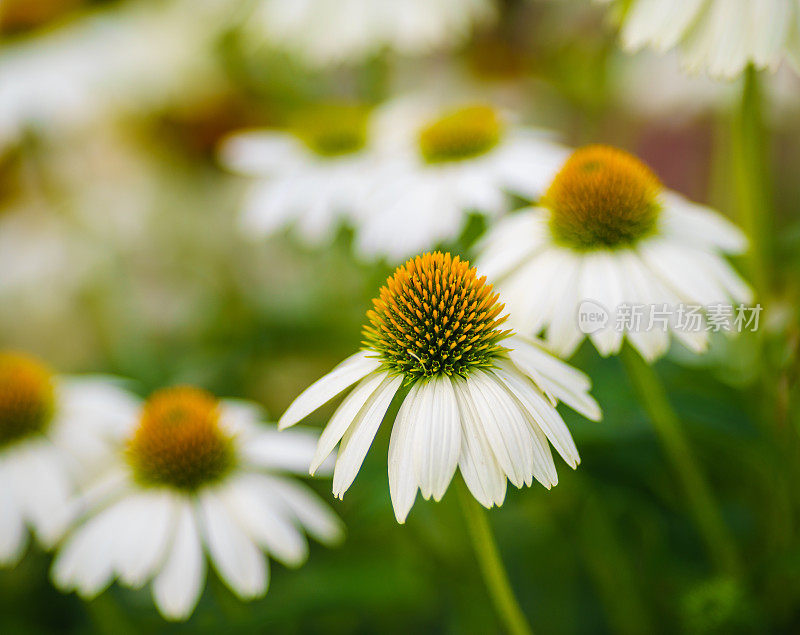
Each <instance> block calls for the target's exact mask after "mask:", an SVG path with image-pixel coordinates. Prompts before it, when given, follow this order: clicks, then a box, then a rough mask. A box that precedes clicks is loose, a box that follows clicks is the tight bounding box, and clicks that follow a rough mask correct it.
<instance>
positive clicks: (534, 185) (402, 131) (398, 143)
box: [356, 98, 567, 260]
mask: <svg viewBox="0 0 800 635" xmlns="http://www.w3.org/2000/svg"><path fill="white" fill-rule="evenodd" d="M434 102H435V100H431V99H427V98H419V99H418V98H408V99H401V100H398V101H397V102H394V103H390V104H388V105H387V106H385V107H384V109H383V110H382V111H381V112H380V113H377V114H376V126H375V129H376V132H375V134H376V143H377V144H378V148H377V152H378V153H379V154H380V157H379V162H378V165H379V170H378V172H377V180H376V183H375V185H374V187H372V188H371V190H370V195H369V197H368V200H367V201H366V203H365V205H364V206H363V207H364V208H365V209H366V210H367V215H366V216H365V217H363V218H361V219H359V220H358V221H357V223H356V224H357V226H358V231H357V236H356V249H357V251H358V252H359V253H360V254H361V255H362V256H366V257H376V256H386V257H388V258H389V259H390V260H400V259H403V258H407V257H409V256H410V255H412V254H414V253H417V252H419V251H422V250H424V249H430V248H432V247H434V246H436V244H437V243H439V242H441V241H444V240H448V239H455V238H456V237H457V236H458V233H459V232H460V230H461V229H462V228H463V226H464V223H465V221H466V218H467V214H468V213H469V212H475V213H480V214H486V215H497V214H500V213H501V212H503V211H505V209H506V208H507V205H508V200H507V195H508V194H510V193H511V194H517V195H520V196H522V197H525V198H527V199H536V198H538V197H539V196H540V195H541V194H542V192H543V191H544V189H545V187H546V186H547V184H548V183H549V181H550V179H552V177H553V175H554V174H555V172H556V171H557V169H558V166H559V165H560V164H561V162H562V161H563V160H564V158H565V157H566V154H567V151H566V149H564V148H562V147H561V146H559V145H557V144H555V143H554V142H552V141H550V140H548V139H547V136H546V135H545V134H543V133H542V132H540V131H537V130H534V129H530V128H527V127H524V126H519V125H516V124H514V123H513V122H512V121H511V120H510V118H509V117H508V116H507V115H506V114H505V113H503V112H501V111H500V110H498V109H496V108H494V107H493V106H491V105H487V104H484V103H476V102H467V103H464V102H463V101H462V102H460V103H450V104H449V105H443V104H442V103H441V102H438V103H434Z"/></svg>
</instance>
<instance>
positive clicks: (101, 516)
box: [51, 500, 128, 599]
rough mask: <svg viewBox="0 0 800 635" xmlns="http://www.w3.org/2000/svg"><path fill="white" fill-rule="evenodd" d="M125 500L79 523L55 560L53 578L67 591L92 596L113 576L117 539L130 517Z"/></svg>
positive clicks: (106, 584) (58, 585)
mask: <svg viewBox="0 0 800 635" xmlns="http://www.w3.org/2000/svg"><path fill="white" fill-rule="evenodd" d="M125 512H126V506H125V501H124V500H123V501H119V502H117V503H115V504H113V505H111V506H110V507H108V508H107V509H104V510H103V511H101V512H100V513H98V514H97V515H96V516H94V517H93V518H91V519H90V520H89V521H87V522H86V523H85V524H84V525H82V526H80V527H79V528H78V529H77V530H76V531H75V532H74V533H73V534H72V535H71V536H69V537H68V538H67V541H66V543H65V544H64V546H63V547H62V548H61V550H60V551H59V553H58V555H57V556H56V559H55V561H54V562H53V566H52V570H51V576H52V578H53V582H54V583H55V585H56V586H57V587H59V588H61V589H62V590H64V591H72V590H75V591H77V592H78V593H79V594H80V595H81V596H82V597H84V598H86V599H91V598H93V597H95V596H96V595H98V594H99V593H100V592H101V591H103V589H105V588H106V587H107V586H108V585H109V584H111V581H112V580H113V577H114V556H115V542H116V540H117V537H118V536H119V532H121V531H123V530H124V529H125V526H126V522H127V520H128V516H127V514H126V513H125Z"/></svg>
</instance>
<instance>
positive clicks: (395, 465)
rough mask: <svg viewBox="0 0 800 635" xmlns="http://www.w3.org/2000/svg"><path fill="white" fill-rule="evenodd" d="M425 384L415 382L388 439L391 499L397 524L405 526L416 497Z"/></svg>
mask: <svg viewBox="0 0 800 635" xmlns="http://www.w3.org/2000/svg"><path fill="white" fill-rule="evenodd" d="M422 387H423V384H422V383H421V382H417V383H415V384H414V385H413V386H412V387H411V390H409V392H408V394H407V395H406V398H405V399H404V400H403V403H402V405H401V406H400V410H399V411H398V413H397V418H396V419H395V422H394V425H393V426H392V436H391V439H390V440H389V496H390V497H391V499H392V507H393V508H394V515H395V518H397V522H399V523H404V522H405V521H406V518H407V517H408V513H409V512H410V511H411V507H412V506H413V505H414V500H415V499H416V497H417V489H418V482H417V474H416V471H415V469H414V427H415V426H416V424H417V423H418V422H419V411H420V407H421V406H422V400H421V399H420V396H419V393H420V390H421V389H422Z"/></svg>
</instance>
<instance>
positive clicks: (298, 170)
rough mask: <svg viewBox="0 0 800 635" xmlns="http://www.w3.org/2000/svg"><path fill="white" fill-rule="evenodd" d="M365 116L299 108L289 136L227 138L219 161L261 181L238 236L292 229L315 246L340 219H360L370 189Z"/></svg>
mask: <svg viewBox="0 0 800 635" xmlns="http://www.w3.org/2000/svg"><path fill="white" fill-rule="evenodd" d="M369 114H370V113H369V110H368V109H367V108H366V107H365V106H363V105H360V104H353V103H344V102H333V103H324V104H317V105H316V106H314V107H307V108H303V109H300V110H299V112H297V113H296V114H295V116H294V117H293V120H292V121H291V122H290V125H289V126H288V130H286V131H270V130H258V131H249V132H240V133H237V134H235V135H233V136H232V137H230V138H229V139H228V140H227V141H226V142H225V143H224V144H223V145H222V148H221V151H220V160H221V161H222V163H223V164H224V165H225V166H226V167H227V168H229V169H230V170H232V171H234V172H238V173H240V174H243V175H246V176H251V177H256V178H257V179H258V180H257V181H256V182H255V183H254V184H253V185H252V186H251V188H250V190H249V192H248V194H247V197H246V200H245V203H244V209H243V211H242V217H241V223H240V224H241V226H242V229H243V231H244V232H245V233H246V234H247V235H248V236H252V237H266V236H269V235H271V234H272V233H274V232H276V231H277V230H279V229H281V228H282V227H284V226H290V227H292V228H293V230H294V231H295V232H296V233H297V234H298V235H299V237H300V238H301V239H303V240H304V241H305V242H307V243H309V244H312V245H313V244H319V243H323V242H325V241H327V240H330V239H331V238H332V237H333V233H334V231H335V229H336V227H337V224H338V223H340V222H342V221H343V220H345V219H348V218H352V217H353V216H363V215H364V214H365V213H366V209H364V204H365V197H366V195H367V192H368V191H369V189H370V188H371V187H372V186H373V184H374V183H373V181H374V178H373V176H372V175H373V173H374V164H375V158H374V157H373V156H371V153H370V146H371V145H372V142H371V139H370V136H371V134H370V133H371V131H370V124H369Z"/></svg>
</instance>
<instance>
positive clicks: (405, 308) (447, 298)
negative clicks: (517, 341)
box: [364, 251, 511, 381]
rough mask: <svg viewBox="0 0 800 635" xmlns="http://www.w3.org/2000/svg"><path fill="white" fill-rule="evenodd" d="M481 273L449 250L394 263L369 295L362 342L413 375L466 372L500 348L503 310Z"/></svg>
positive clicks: (392, 368) (391, 367) (390, 365)
mask: <svg viewBox="0 0 800 635" xmlns="http://www.w3.org/2000/svg"><path fill="white" fill-rule="evenodd" d="M497 298H498V296H497V294H496V293H492V285H490V284H486V278H485V277H481V278H478V277H477V273H476V270H475V268H474V267H472V268H471V267H470V266H469V262H466V261H464V260H461V259H460V258H459V257H458V256H456V257H455V258H454V257H452V256H451V255H450V254H449V253H447V254H443V253H441V252H438V251H437V252H434V253H427V254H424V255H422V256H417V257H416V258H412V259H411V260H409V261H408V262H407V263H406V264H404V265H403V266H401V267H398V268H397V270H396V271H395V272H394V275H392V276H391V277H390V278H388V279H387V280H386V284H385V285H384V286H383V287H381V290H380V293H379V296H378V297H377V298H376V299H374V300H373V301H372V303H373V309H371V310H370V311H368V312H367V319H368V324H367V325H366V326H365V327H364V346H365V347H366V348H367V349H369V350H374V351H377V352H378V353H379V354H380V356H381V359H382V361H383V363H384V364H385V365H386V366H387V367H388V369H389V370H390V371H392V372H395V373H398V374H402V375H405V377H406V378H407V379H408V380H411V381H413V380H416V379H420V378H423V377H431V376H434V375H442V374H444V375H448V376H452V375H461V376H466V375H467V374H469V372H470V371H471V370H472V369H474V368H479V367H489V366H491V365H492V362H493V359H494V358H495V357H496V356H498V355H499V354H500V353H502V351H503V350H504V349H503V348H502V347H501V346H500V345H499V342H500V341H501V340H503V339H504V338H506V337H508V336H509V335H510V334H511V332H510V331H502V330H500V328H499V327H500V325H501V324H502V323H503V322H505V320H506V318H507V316H503V317H499V316H500V312H501V311H502V310H503V305H502V304H500V303H499V302H498V301H497Z"/></svg>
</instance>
